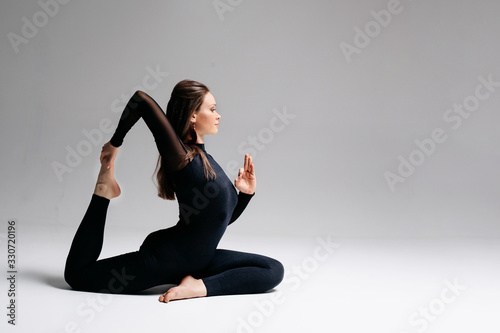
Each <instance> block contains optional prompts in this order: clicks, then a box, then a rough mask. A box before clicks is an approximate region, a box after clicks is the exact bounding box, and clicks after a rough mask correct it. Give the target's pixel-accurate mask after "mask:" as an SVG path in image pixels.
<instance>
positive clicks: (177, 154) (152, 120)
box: [109, 90, 188, 172]
mask: <svg viewBox="0 0 500 333" xmlns="http://www.w3.org/2000/svg"><path fill="white" fill-rule="evenodd" d="M141 117H142V119H143V120H144V122H145V123H146V125H147V126H148V127H149V129H150V131H151V133H152V134H153V137H154V139H155V142H156V146H157V147H158V152H159V153H160V155H161V156H162V158H163V159H164V162H165V161H167V162H168V164H167V165H168V168H169V171H170V172H173V171H177V170H179V169H182V168H183V167H184V166H186V165H187V163H188V160H187V159H186V154H187V150H186V147H185V146H184V144H183V143H182V142H181V140H180V139H179V137H178V136H177V134H176V133H175V130H174V129H173V127H172V125H171V124H170V122H169V121H168V119H167V117H166V115H165V113H164V112H163V110H162V109H161V108H160V106H158V104H157V103H156V101H155V100H154V99H153V98H151V97H150V96H149V95H148V94H146V93H145V92H143V91H140V90H138V91H136V92H135V93H134V95H133V96H132V97H131V98H130V100H129V101H128V103H127V105H126V106H125V109H124V110H123V113H122V115H121V117H120V121H119V122H118V126H117V128H116V130H115V133H114V134H113V136H112V138H111V140H110V141H109V143H110V145H112V146H113V147H120V146H121V145H122V143H123V139H124V138H125V135H126V134H127V133H128V131H129V130H130V129H131V128H132V126H134V124H135V123H136V122H137V121H138V120H139V118H141Z"/></svg>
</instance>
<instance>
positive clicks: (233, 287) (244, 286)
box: [198, 249, 284, 296]
mask: <svg viewBox="0 0 500 333" xmlns="http://www.w3.org/2000/svg"><path fill="white" fill-rule="evenodd" d="M198 276H199V277H201V279H202V280H203V283H204V284H205V287H206V288H207V296H215V295H233V294H250V293H259V292H265V291H267V290H270V289H272V288H274V287H276V286H277V285H278V284H280V282H281V281H282V280H283V276H284V268H283V265H282V264H281V263H280V262H279V261H277V260H275V259H273V258H269V257H265V256H262V255H259V254H253V253H245V252H238V251H230V250H221V249H217V250H216V253H215V255H214V258H213V260H212V261H211V262H210V264H209V266H208V267H207V268H206V269H205V270H203V272H201V273H200V274H198Z"/></svg>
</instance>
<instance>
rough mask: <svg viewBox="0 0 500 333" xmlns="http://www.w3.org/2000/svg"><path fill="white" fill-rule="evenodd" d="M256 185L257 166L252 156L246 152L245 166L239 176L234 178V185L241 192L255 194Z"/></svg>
mask: <svg viewBox="0 0 500 333" xmlns="http://www.w3.org/2000/svg"><path fill="white" fill-rule="evenodd" d="M256 185H257V179H256V178H255V167H254V165H253V162H252V156H250V155H249V154H245V164H244V167H243V168H240V170H239V172H238V177H236V179H235V180H234V186H236V188H237V189H238V190H240V192H243V193H246V194H254V193H255V187H256Z"/></svg>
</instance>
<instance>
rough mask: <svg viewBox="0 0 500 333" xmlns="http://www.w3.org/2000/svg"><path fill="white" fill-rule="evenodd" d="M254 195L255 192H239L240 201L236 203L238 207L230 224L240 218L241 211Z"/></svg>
mask: <svg viewBox="0 0 500 333" xmlns="http://www.w3.org/2000/svg"><path fill="white" fill-rule="evenodd" d="M254 195H255V192H254V193H253V194H246V193H243V192H240V193H239V194H238V203H237V204H236V207H235V208H234V210H233V215H232V216H231V219H230V220H229V223H228V225H229V224H231V223H233V222H234V221H236V219H238V217H239V216H240V215H241V213H243V211H244V210H245V208H246V207H247V205H248V203H249V202H250V199H252V197H253V196H254Z"/></svg>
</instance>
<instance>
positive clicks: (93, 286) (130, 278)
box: [64, 194, 168, 293]
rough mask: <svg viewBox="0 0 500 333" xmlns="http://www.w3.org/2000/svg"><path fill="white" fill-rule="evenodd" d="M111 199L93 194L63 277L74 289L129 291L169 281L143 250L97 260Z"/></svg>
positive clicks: (74, 240) (71, 249)
mask: <svg viewBox="0 0 500 333" xmlns="http://www.w3.org/2000/svg"><path fill="white" fill-rule="evenodd" d="M109 201H110V200H109V199H106V198H103V197H100V196H98V195H96V194H93V195H92V199H91V201H90V204H89V207H88V208H87V211H86V213H85V215H84V217H83V220H82V222H81V224H80V226H79V227H78V230H77V232H76V235H75V238H74V239H73V243H72V244H71V248H70V251H69V255H68V258H67V260H66V267H65V270H64V278H65V280H66V282H67V283H68V284H69V285H70V286H71V287H72V288H74V289H77V290H84V291H94V292H110V293H127V292H135V291H139V290H144V289H147V288H150V287H153V286H155V285H159V284H162V283H166V282H165V279H166V278H168V277H167V276H165V274H164V270H159V265H158V264H157V262H156V260H155V259H154V258H153V257H152V256H151V255H150V254H149V252H147V251H144V250H141V251H137V252H131V253H127V254H123V255H120V256H117V257H112V258H107V259H103V260H99V261H98V260H97V259H98V258H99V255H100V253H101V249H102V244H103V238H104V225H105V222H106V213H107V209H108V205H109Z"/></svg>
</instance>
